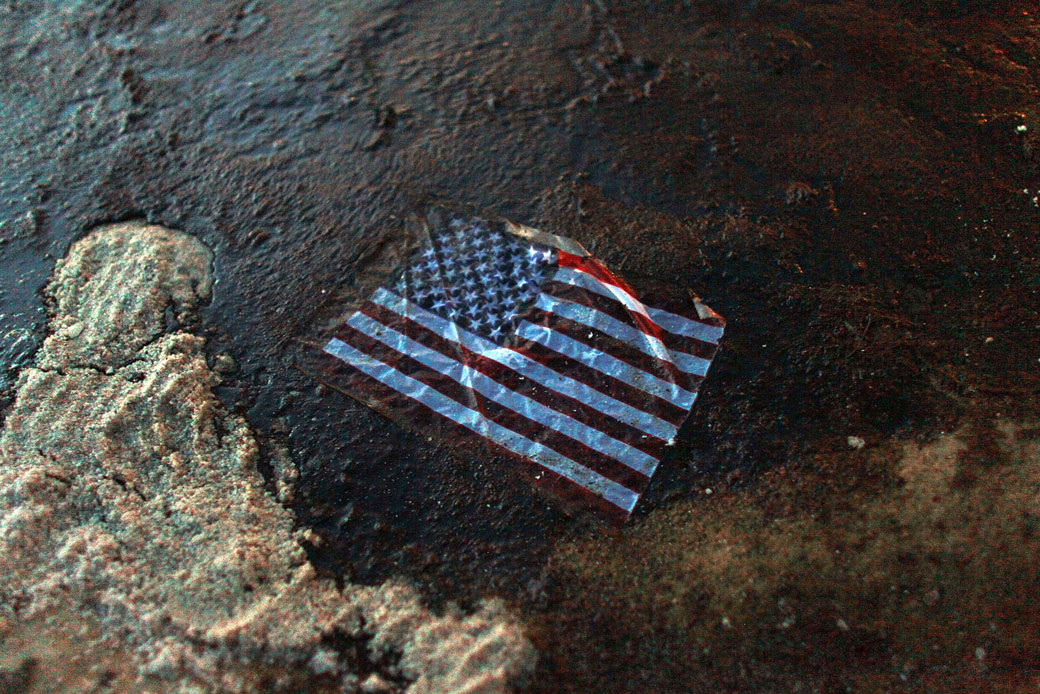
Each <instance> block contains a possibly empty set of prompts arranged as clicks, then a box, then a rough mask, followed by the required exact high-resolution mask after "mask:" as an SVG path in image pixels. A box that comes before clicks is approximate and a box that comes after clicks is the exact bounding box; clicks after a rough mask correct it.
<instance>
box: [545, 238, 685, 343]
mask: <svg viewBox="0 0 1040 694" xmlns="http://www.w3.org/2000/svg"><path fill="white" fill-rule="evenodd" d="M557 264H558V265H559V266H560V267H569V268H573V269H575V270H579V271H581V272H584V273H585V274H587V275H591V276H592V277H594V278H595V279H597V280H599V281H600V282H602V283H604V284H609V285H613V286H614V287H617V288H618V289H619V290H621V291H623V292H625V293H626V294H628V295H629V296H631V297H632V300H633V301H636V302H639V299H638V297H637V295H636V290H635V289H633V288H632V287H631V286H630V285H629V284H628V283H627V282H625V281H624V280H622V279H621V278H620V277H618V276H617V275H615V274H614V273H613V272H611V271H610V270H608V269H607V268H606V266H604V265H603V264H602V263H601V262H599V261H598V260H596V259H595V258H592V257H585V258H582V257H581V256H577V255H574V254H573V253H568V252H567V251H560V252H559V254H558V259H557ZM628 314H629V318H630V319H631V321H632V322H633V323H634V324H635V326H636V327H637V328H639V329H640V330H642V331H643V332H644V333H646V334H647V335H653V336H654V337H656V338H657V339H659V340H661V341H662V342H664V340H665V339H666V338H665V332H664V331H663V330H662V329H661V326H659V325H658V324H657V323H654V322H653V321H652V320H650V319H649V318H647V317H646V316H644V315H643V314H641V313H639V312H638V311H632V310H629V311H628Z"/></svg>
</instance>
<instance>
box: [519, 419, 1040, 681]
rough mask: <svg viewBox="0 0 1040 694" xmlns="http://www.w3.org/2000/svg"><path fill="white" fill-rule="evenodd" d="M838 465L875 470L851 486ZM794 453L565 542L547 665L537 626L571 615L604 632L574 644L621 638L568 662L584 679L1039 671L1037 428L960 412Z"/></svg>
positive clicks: (579, 626) (991, 676)
mask: <svg viewBox="0 0 1040 694" xmlns="http://www.w3.org/2000/svg"><path fill="white" fill-rule="evenodd" d="M842 466H849V467H855V468H856V469H857V472H858V474H860V475H862V474H863V472H864V471H865V470H873V471H875V473H876V475H877V481H876V482H874V483H873V484H870V485H869V486H868V487H867V488H863V487H862V486H861V484H862V483H856V482H854V480H853V478H851V477H850V476H849V474H848V473H847V472H843V471H841V470H840V467H842ZM811 467H815V468H816V469H817V470H819V471H818V472H816V473H813V472H810V470H809V469H801V470H798V471H797V473H795V472H792V473H791V474H790V475H789V474H785V473H777V474H767V475H765V476H764V479H763V480H762V487H761V488H760V489H759V490H757V491H756V492H754V493H733V492H732V491H729V490H727V489H725V485H723V488H722V489H714V490H712V493H710V494H709V493H708V489H710V487H709V488H707V489H705V491H704V493H702V495H701V498H699V499H695V500H690V501H684V502H682V503H676V504H674V505H672V506H671V507H670V508H668V509H667V510H665V511H662V512H660V513H657V514H654V515H653V516H652V517H648V518H646V519H645V520H644V521H643V522H641V523H638V524H635V525H633V526H632V527H630V528H627V529H626V530H625V531H624V532H623V533H622V534H621V536H620V537H618V538H616V540H615V541H613V542H609V543H607V542H604V541H603V538H595V539H589V540H583V541H579V542H572V543H567V544H565V545H563V546H562V547H561V548H560V549H559V552H558V554H557V555H556V557H555V563H556V566H557V570H558V575H559V576H560V578H561V581H562V583H561V585H560V587H559V590H560V592H561V594H560V595H559V596H558V598H559V599H560V600H561V602H562V604H563V605H565V606H566V607H565V608H564V609H563V610H561V611H560V612H559V613H557V614H555V615H554V616H553V617H551V618H549V620H550V621H556V622H558V623H556V624H554V625H553V627H552V628H551V629H548V630H547V636H546V638H548V639H549V642H548V643H543V644H542V646H543V647H544V648H545V652H547V653H552V654H554V657H555V658H557V659H558V660H559V662H558V663H556V664H555V667H559V668H561V669H563V670H567V669H569V668H572V667H574V666H573V664H572V663H571V662H568V660H569V658H570V656H571V653H570V652H569V650H568V645H569V644H568V643H567V642H566V641H565V642H563V643H559V642H557V638H558V637H556V636H554V634H558V633H561V632H562V631H566V628H564V625H570V628H571V629H573V630H575V631H580V632H582V633H586V634H594V635H597V636H601V638H602V641H600V640H598V639H596V638H594V639H593V643H591V644H583V646H582V652H583V653H587V652H588V651H589V650H590V649H591V650H594V649H596V648H597V647H599V648H601V649H602V652H604V653H607V652H609V653H614V654H617V653H623V654H625V656H623V657H621V658H616V657H615V658H610V659H608V658H603V659H594V658H582V659H581V660H580V662H581V667H582V671H581V672H580V675H578V679H580V680H581V681H583V682H585V683H586V685H589V684H590V683H595V684H591V686H592V687H593V688H594V689H595V688H597V687H598V688H600V690H601V691H612V687H615V686H616V685H615V684H614V683H616V682H624V683H625V684H624V686H623V689H624V690H625V691H629V690H632V689H634V688H636V687H638V686H639V685H642V686H645V687H646V688H647V690H648V691H667V692H720V691H733V692H737V691H752V692H766V691H790V692H811V691H857V692H859V691H863V692H873V691H892V690H893V689H894V688H895V689H898V690H909V691H1005V692H1015V691H1027V690H1029V689H1031V688H1035V687H1036V686H1037V685H1038V684H1040V672H1038V671H1037V667H1038V666H1040V638H1038V637H1040V631H1038V625H1040V607H1038V606H1037V604H1036V603H1035V601H1033V600H1032V599H1031V597H1030V596H1035V595H1036V591H1037V587H1038V586H1040V565H1038V564H1037V561H1036V557H1037V556H1040V554H1038V553H1040V534H1038V532H1037V531H1038V530H1040V428H1037V427H1035V426H1027V425H1023V424H1018V423H1012V422H1010V421H1006V420H1000V421H997V422H988V421H984V422H977V423H975V424H973V425H965V426H964V427H962V428H961V429H960V430H959V431H958V432H957V433H951V434H944V435H942V436H940V437H939V438H938V439H937V440H935V441H934V442H932V443H928V444H916V443H910V444H899V443H896V442H892V441H885V442H884V443H883V444H882V445H880V446H879V447H876V448H867V449H851V448H850V449H846V450H845V451H833V452H830V453H829V454H828V455H821V456H820V460H817V461H814V464H813V465H812V466H811ZM823 469H826V474H824V472H823ZM794 475H797V477H795V476H794ZM589 615H598V616H599V618H600V619H603V618H607V619H609V620H611V621H613V622H616V623H623V624H625V625H626V628H625V630H624V631H623V632H621V631H620V630H617V629H609V628H603V629H598V628H596V627H597V625H596V624H595V620H596V618H595V617H594V618H593V619H592V620H591V621H592V623H589V621H586V620H588V619H589V617H588V616H589ZM607 615H609V617H606V616H607ZM603 626H604V627H606V625H603ZM536 689H537V688H536ZM621 689H622V687H619V688H618V690H621ZM539 691H550V690H549V689H544V690H541V689H539ZM555 691H560V690H559V689H556V690H555ZM564 691H569V690H567V689H566V688H564ZM573 691H580V689H578V688H575V689H574V690H573Z"/></svg>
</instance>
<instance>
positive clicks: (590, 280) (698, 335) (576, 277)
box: [553, 267, 723, 345]
mask: <svg viewBox="0 0 1040 694" xmlns="http://www.w3.org/2000/svg"><path fill="white" fill-rule="evenodd" d="M553 279H555V280H556V281H557V282H563V283H564V284H569V285H571V286H573V287H581V288H582V289H588V290H589V291H590V292H596V293H597V294H599V295H601V296H605V297H607V298H608V299H614V300H616V301H619V302H620V303H622V304H624V306H625V308H627V309H629V310H630V311H635V312H636V313H641V314H643V315H644V316H646V317H647V318H649V319H650V320H652V321H653V322H654V323H657V325H659V326H661V327H662V328H664V329H665V330H667V331H668V332H670V333H675V334H676V335H685V336H686V337H692V338H693V339H695V340H700V341H701V342H708V343H710V344H713V345H717V344H719V340H720V339H722V330H723V329H722V328H720V327H718V326H716V325H708V324H707V323H701V322H699V321H695V320H692V319H690V318H686V317H685V316H679V315H676V314H674V313H669V312H668V311H662V310H661V309H659V308H650V307H649V306H645V305H643V303H642V302H641V301H639V300H638V299H636V298H635V297H634V296H632V295H631V294H629V293H628V292H626V291H625V290H624V289H621V288H620V287H616V286H614V285H612V284H607V283H605V282H601V281H599V280H598V279H596V278H595V277H593V276H592V275H590V274H589V273H587V272H582V271H581V270H575V269H574V268H569V267H561V268H560V269H559V270H557V271H556V274H555V275H554V276H553Z"/></svg>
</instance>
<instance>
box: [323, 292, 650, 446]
mask: <svg viewBox="0 0 1040 694" xmlns="http://www.w3.org/2000/svg"><path fill="white" fill-rule="evenodd" d="M361 312H362V313H364V314H365V315H367V316H369V317H371V318H373V319H375V320H377V321H379V322H380V323H382V324H383V325H386V326H388V327H391V328H393V329H394V330H396V331H398V332H400V333H402V334H404V335H407V336H408V337H410V338H411V339H413V340H415V341H416V342H419V343H422V344H424V345H426V346H427V347H429V348H431V349H435V350H437V351H438V352H440V353H442V354H444V355H445V356H448V357H450V358H452V359H454V360H456V361H460V362H462V363H464V364H466V365H467V366H469V367H471V368H473V369H476V370H477V371H479V372H481V373H482V374H484V375H485V376H487V377H488V378H491V379H493V380H494V381H496V382H497V383H500V384H502V386H504V387H506V388H508V389H509V390H512V391H514V392H519V393H523V394H524V395H525V396H527V397H529V398H531V399H532V400H535V401H537V402H540V403H541V404H543V405H545V406H546V407H550V408H552V409H554V410H556V411H557V412H561V413H563V414H566V415H568V416H570V417H572V418H574V419H575V420H577V421H579V422H581V423H582V424H585V425H586V426H590V427H593V428H595V429H597V430H598V431H602V432H603V433H605V434H607V435H608V436H611V437H613V438H615V439H617V440H619V441H622V442H624V443H627V444H628V445H630V446H632V447H633V448H638V449H639V450H641V451H643V452H644V453H647V454H649V455H652V456H653V457H655V458H660V457H661V455H662V454H663V453H664V446H665V441H663V440H662V439H659V438H657V437H654V436H651V435H649V434H644V433H643V432H642V431H641V430H639V429H637V428H635V427H633V426H630V425H628V424H625V423H624V422H621V421H619V420H617V419H615V418H614V417H612V416H610V415H609V413H605V412H603V411H601V410H597V409H594V408H592V407H590V406H589V405H588V403H583V402H581V401H579V400H575V399H574V398H571V397H569V396H567V395H564V394H563V393H560V392H558V391H555V390H552V389H551V388H546V387H545V386H541V385H539V384H538V383H536V382H535V381H534V380H533V379H530V378H527V377H525V376H523V375H522V374H519V373H517V372H516V371H513V370H512V369H510V368H509V367H507V366H504V365H503V364H500V363H498V362H496V361H493V360H491V359H488V358H487V357H483V356H481V355H480V354H478V353H477V352H474V351H472V350H470V349H469V348H467V347H465V346H463V345H460V344H459V343H457V342H452V341H450V340H448V339H446V338H443V337H441V336H440V335H438V334H437V333H435V332H433V331H431V330H429V329H428V328H426V327H424V326H422V325H419V324H418V323H416V322H414V321H412V320H409V319H408V318H406V317H404V316H402V315H400V314H399V313H395V312H394V311H391V310H390V309H387V308H384V307H383V306H380V305H379V304H375V303H372V302H367V303H365V305H364V306H362V307H361ZM341 339H342V338H341ZM344 341H346V340H344ZM644 401H645V398H644ZM640 409H643V408H642V407H641V408H640Z"/></svg>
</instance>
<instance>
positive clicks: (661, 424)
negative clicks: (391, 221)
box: [372, 288, 678, 441]
mask: <svg viewBox="0 0 1040 694" xmlns="http://www.w3.org/2000/svg"><path fill="white" fill-rule="evenodd" d="M372 302H373V303H375V304H378V305H380V306H382V307H383V308H385V309H388V310H390V311H393V312H394V313H396V314H398V315H400V316H402V317H404V318H408V319H409V320H412V321H414V322H416V323H418V324H419V325H421V326H423V327H424V328H426V329H427V330H431V331H433V332H434V333H437V334H438V335H440V336H441V337H443V338H445V339H447V340H451V341H453V342H456V343H458V344H461V345H462V346H464V347H466V348H467V349H469V350H472V351H473V352H475V353H477V354H479V355H480V356H482V357H485V358H487V359H490V360H492V361H494V362H497V363H499V364H501V365H503V366H506V367H509V368H510V369H512V370H513V371H516V372H517V373H518V374H520V375H521V376H524V377H525V378H530V379H531V380H532V381H534V382H536V383H538V384H539V385H542V386H545V387H546V388H549V389H550V390H554V391H556V392H557V393H562V394H563V395H566V396H567V397H571V398H574V399H575V400H577V401H578V402H580V403H582V404H584V405H586V406H588V407H590V408H592V409H594V410H596V411H597V412H601V413H603V414H604V415H607V416H608V417H612V418H613V419H616V420H618V421H619V422H622V423H624V424H627V425H628V426H631V427H635V428H636V429H639V430H640V431H642V432H645V433H647V434H650V435H651V436H656V437H657V438H659V439H662V440H664V441H668V440H669V439H671V438H672V437H673V436H675V434H676V432H677V431H678V429H677V427H676V426H675V425H673V424H671V423H669V422H666V421H665V420H663V419H661V418H659V417H655V416H654V415H652V414H650V413H649V412H644V411H643V410H640V409H639V408H636V407H632V406H631V405H629V404H628V403H624V402H621V401H620V400H617V399H615V398H612V397H610V396H609V395H607V394H606V393H601V392H599V391H598V390H596V389H595V388H592V387H591V386H588V385H586V384H584V383H582V382H581V381H576V380H574V379H573V378H570V377H569V376H564V375H562V374H560V373H557V372H556V371H554V370H553V369H550V368H549V367H547V366H545V365H544V364H541V363H539V362H537V361H535V360H534V359H531V358H530V357H528V356H526V355H524V354H521V353H519V352H517V351H516V350H512V349H509V348H507V347H500V346H499V345H497V344H495V343H494V342H492V341H491V340H487V339H485V338H483V337H480V336H479V335H476V334H474V333H471V332H469V331H467V330H464V329H462V328H459V327H458V326H457V325H456V324H455V323H452V322H451V321H449V320H447V319H444V318H441V317H440V316H438V315H436V314H433V313H430V312H429V311H427V310H426V309H424V308H422V307H421V306H419V305H417V304H415V303H413V302H410V301H408V300H407V299H405V298H403V297H401V296H398V295H397V294H394V293H393V292H390V291H388V290H386V289H383V288H380V289H378V290H376V292H375V294H374V295H373V296H372Z"/></svg>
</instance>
